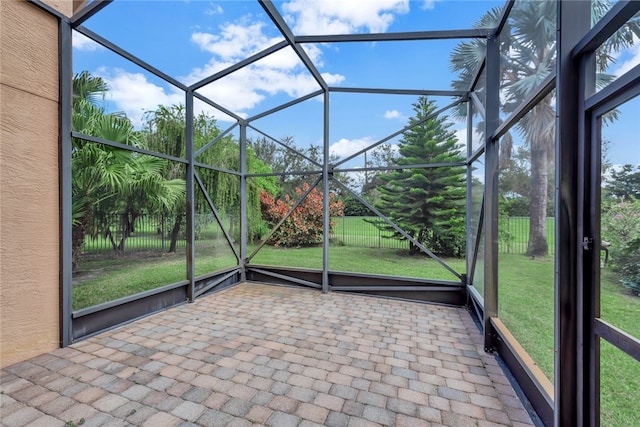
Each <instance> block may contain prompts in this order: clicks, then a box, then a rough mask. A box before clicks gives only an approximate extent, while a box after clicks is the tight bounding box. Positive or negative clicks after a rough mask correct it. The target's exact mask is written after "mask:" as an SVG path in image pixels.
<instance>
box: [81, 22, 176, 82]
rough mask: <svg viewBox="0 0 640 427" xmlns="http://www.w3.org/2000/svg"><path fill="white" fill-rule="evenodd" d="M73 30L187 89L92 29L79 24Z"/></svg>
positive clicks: (165, 79)
mask: <svg viewBox="0 0 640 427" xmlns="http://www.w3.org/2000/svg"><path fill="white" fill-rule="evenodd" d="M75 30H76V31H77V32H79V33H80V34H82V35H84V36H86V37H88V38H90V39H91V40H93V41H94V42H96V43H98V44H100V45H102V46H103V47H105V48H107V49H109V50H110V51H112V52H113V53H115V54H117V55H120V56H122V57H123V58H125V59H127V60H128V61H131V62H133V63H134V64H136V65H137V66H138V67H140V68H142V69H144V70H145V71H148V72H150V73H151V74H153V75H155V76H156V77H159V78H160V79H162V80H164V81H165V82H167V83H169V84H172V85H173V86H175V87H177V88H178V89H181V90H183V91H185V92H186V91H187V89H188V88H187V86H186V85H185V84H183V83H181V82H179V81H178V80H176V79H174V78H173V77H171V76H170V75H168V74H165V73H163V72H162V71H160V70H159V69H157V68H156V67H154V66H153V65H151V64H149V63H148V62H146V61H143V60H142V59H140V58H138V57H137V56H135V55H133V54H131V53H129V52H127V51H126V50H124V49H122V48H120V47H119V46H117V45H115V44H114V43H111V42H110V41H109V40H107V39H105V38H104V37H102V36H99V35H98V34H96V33H94V32H93V31H91V30H89V29H88V28H84V27H81V26H79V27H76V28H75Z"/></svg>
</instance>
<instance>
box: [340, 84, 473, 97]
mask: <svg viewBox="0 0 640 427" xmlns="http://www.w3.org/2000/svg"><path fill="white" fill-rule="evenodd" d="M329 92H335V93H364V94H368V95H380V94H382V95H416V96H420V95H425V96H464V97H466V96H468V95H469V92H465V91H463V90H435V89H391V88H388V89H385V88H363V87H342V86H331V87H329Z"/></svg>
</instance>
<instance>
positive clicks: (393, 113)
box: [384, 110, 405, 120]
mask: <svg viewBox="0 0 640 427" xmlns="http://www.w3.org/2000/svg"><path fill="white" fill-rule="evenodd" d="M384 118H385V119H399V120H404V119H405V117H404V116H403V115H402V114H401V113H400V111H398V110H387V111H385V112H384Z"/></svg>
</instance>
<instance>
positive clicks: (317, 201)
mask: <svg viewBox="0 0 640 427" xmlns="http://www.w3.org/2000/svg"><path fill="white" fill-rule="evenodd" d="M308 190H309V184H306V183H305V184H303V186H302V188H296V189H295V191H296V194H297V195H298V197H302V195H303V194H304V193H306V192H307V191H308ZM323 200H324V199H323V194H322V192H320V191H319V190H318V188H317V187H316V188H314V189H312V190H311V192H310V193H309V194H308V195H307V197H306V198H305V199H304V200H303V201H302V203H300V205H299V206H298V207H297V208H296V209H295V210H294V211H293V213H292V214H291V215H290V216H289V217H288V218H287V219H286V220H285V221H284V223H283V224H282V225H281V226H280V227H278V229H277V230H276V231H275V232H274V233H273V235H272V236H271V238H270V239H269V241H268V242H267V243H268V244H270V245H274V246H282V247H302V246H313V245H317V244H319V243H321V242H322V238H323V219H322V212H323ZM295 203H296V201H295V200H292V199H291V198H290V197H289V196H288V195H285V196H284V197H283V198H280V199H276V198H274V197H273V196H272V195H271V194H269V193H268V192H266V191H262V192H261V193H260V206H261V209H262V217H263V218H264V219H265V220H266V221H267V222H268V223H269V225H270V226H271V227H273V226H275V225H277V224H278V223H279V222H280V221H281V220H282V219H283V218H284V217H285V216H286V215H287V213H288V212H289V211H290V210H291V208H292V207H293V205H295ZM329 215H330V216H331V217H333V216H342V215H343V204H342V201H340V200H336V198H335V195H334V194H333V193H331V194H330V201H329ZM329 225H330V228H333V226H334V222H333V221H331V222H330V223H329ZM327 237H328V236H327Z"/></svg>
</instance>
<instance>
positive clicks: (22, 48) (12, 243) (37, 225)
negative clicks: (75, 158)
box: [0, 0, 73, 367]
mask: <svg viewBox="0 0 640 427" xmlns="http://www.w3.org/2000/svg"><path fill="white" fill-rule="evenodd" d="M45 1H46V2H47V3H48V4H50V5H51V6H53V7H56V8H58V9H59V10H61V11H62V12H63V13H65V14H66V15H69V14H70V13H71V10H72V8H73V3H72V2H71V1H62V0H45ZM0 19H1V21H0V28H1V30H0V31H1V33H0V38H1V43H0V46H1V51H0V58H1V59H0V61H1V62H0V122H1V133H0V242H1V244H0V366H3V367H4V366H8V365H10V364H13V363H16V362H19V361H22V360H25V359H27V358H29V357H32V356H35V355H38V354H41V353H44V352H46V351H50V350H53V349H55V348H57V347H58V346H59V341H60V339H59V322H60V316H59V311H58V310H59V206H58V204H59V203H58V23H57V19H56V18H54V17H52V16H51V15H49V14H48V13H46V12H44V11H41V10H40V9H39V8H38V7H35V6H34V5H31V4H28V3H25V2H22V1H16V0H8V1H7V0H0Z"/></svg>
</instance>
